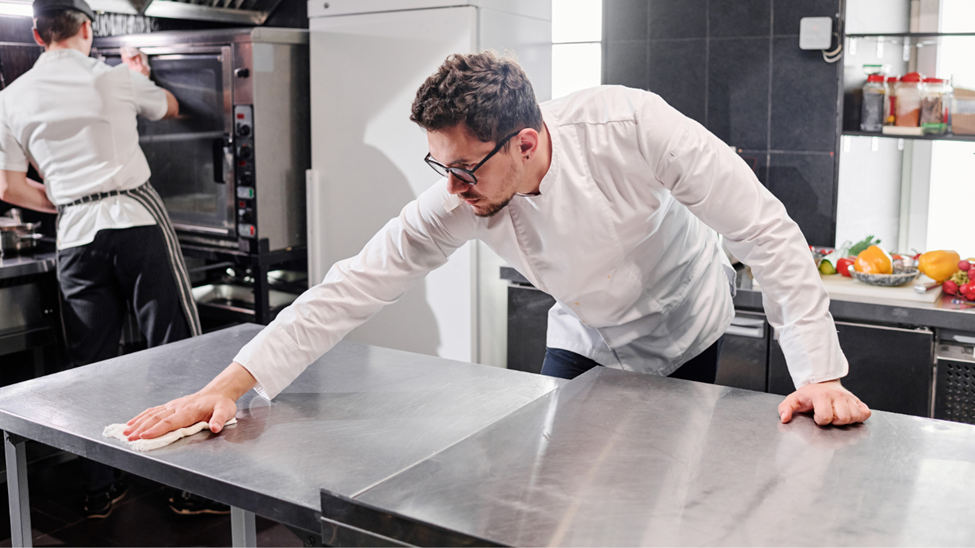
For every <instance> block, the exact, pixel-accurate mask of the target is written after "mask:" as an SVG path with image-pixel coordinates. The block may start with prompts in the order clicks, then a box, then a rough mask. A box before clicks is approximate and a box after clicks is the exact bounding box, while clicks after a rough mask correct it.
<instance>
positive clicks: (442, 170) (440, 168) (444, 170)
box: [423, 129, 521, 185]
mask: <svg viewBox="0 0 975 548" xmlns="http://www.w3.org/2000/svg"><path fill="white" fill-rule="evenodd" d="M519 133H521V130H520V129H519V130H518V131H516V132H514V133H512V134H511V135H508V136H507V137H505V138H504V139H501V142H500V143H498V146H496V147H494V150H492V151H491V152H489V153H488V155H487V156H485V157H484V159H483V160H481V161H480V162H479V163H478V164H477V165H476V166H474V169H464V168H461V167H447V166H445V165H443V164H441V163H440V162H438V161H436V160H434V159H433V156H430V153H429V152H428V153H427V156H426V158H424V159H423V161H425V162H426V163H427V164H428V165H429V166H430V167H432V168H433V170H434V171H436V172H437V174H439V175H440V176H441V177H446V176H448V175H450V174H453V176H454V177H457V178H458V179H460V180H461V181H463V182H465V183H467V184H469V185H476V184H477V177H475V176H474V172H475V171H477V170H478V168H480V167H481V166H483V165H484V162H487V161H488V160H490V159H491V156H494V155H495V154H497V153H498V151H499V150H501V147H503V146H504V144H505V143H507V142H508V141H509V140H511V138H512V137H514V136H515V135H518V134H519Z"/></svg>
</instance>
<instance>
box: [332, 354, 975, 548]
mask: <svg viewBox="0 0 975 548" xmlns="http://www.w3.org/2000/svg"><path fill="white" fill-rule="evenodd" d="M780 401H781V398H780V397H779V396H774V395H769V394H762V393H757V392H749V391H744V390H738V389H732V388H722V387H718V386H711V385H704V384H699V383H692V382H687V381H679V380H673V379H667V378H659V377H652V376H648V375H640V374H635V373H626V372H621V371H615V370H609V369H604V368H597V369H594V370H592V371H590V372H588V373H586V374H585V375H583V376H581V377H579V378H577V379H575V380H573V381H572V382H570V383H568V384H567V385H565V386H563V387H562V388H559V389H558V390H557V391H555V392H552V393H550V394H548V395H546V396H545V397H542V398H540V399H538V400H536V401H534V402H532V403H531V404H529V405H527V406H525V407H523V408H521V409H520V410H518V411H516V412H515V413H512V414H511V415H509V416H508V417H506V418H504V419H502V420H500V421H498V422H496V423H494V424H492V425H490V426H488V427H487V428H485V429H484V430H482V431H481V432H478V433H477V434H475V435H474V436H471V437H469V438H467V439H465V440H464V441H463V442H461V443H458V444H456V445H454V446H452V447H450V448H448V449H446V450H444V451H442V452H440V453H438V454H436V455H434V456H432V457H431V458H429V459H427V460H425V461H424V462H421V463H419V464H417V465H416V466H413V467H412V468H409V469H407V470H405V471H403V472H401V473H399V474H397V475H395V476H393V477H392V478H389V479H388V480H386V481H384V482H382V483H380V484H379V485H376V486H374V487H372V488H371V489H368V490H367V491H365V492H364V493H362V494H360V495H358V496H355V497H351V498H350V497H345V496H341V495H334V494H331V493H329V492H327V490H324V491H323V493H322V516H323V517H322V519H323V533H324V534H325V541H326V543H328V542H330V541H331V542H335V543H336V544H378V543H393V544H396V543H411V544H426V545H441V544H454V545H463V544H501V545H517V546H638V545H674V546H696V545H739V546H751V545H756V546H767V545H780V546H781V545H786V546H806V545H819V546H822V545H829V546H832V545H838V546H845V545H863V546H876V545H924V546H932V545H933V546H949V545H955V546H960V545H965V546H971V545H973V544H975V519H973V516H975V514H973V511H975V426H970V425H965V424H958V423H951V422H942V421H936V420H931V419H922V418H916V417H910V416H905V415H897V414H892V413H883V412H876V413H874V415H873V417H872V418H871V419H869V420H868V421H867V422H866V423H865V424H862V425H857V426H852V427H836V428H821V427H818V426H816V425H815V424H814V423H813V421H812V419H811V418H810V417H808V416H799V417H797V418H796V419H795V420H793V421H792V422H791V423H790V424H786V425H781V424H779V422H778V415H777V411H776V408H777V406H778V404H779V403H780Z"/></svg>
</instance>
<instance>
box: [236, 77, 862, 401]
mask: <svg viewBox="0 0 975 548" xmlns="http://www.w3.org/2000/svg"><path fill="white" fill-rule="evenodd" d="M542 113H543V117H544V121H545V125H546V127H547V128H548V131H549V135H550V136H551V141H552V161H551V167H550V168H549V170H548V173H546V175H545V176H544V178H543V179H542V181H541V184H540V188H539V194H538V195H531V196H529V195H517V196H515V197H514V199H512V200H511V202H510V203H509V204H508V206H507V207H506V208H505V209H503V210H501V211H500V212H499V213H498V214H496V215H495V216H493V217H490V218H481V217H477V216H475V215H474V213H473V211H472V209H471V208H470V207H469V206H468V205H467V204H465V203H464V202H463V201H462V200H460V199H459V198H457V197H455V196H452V195H450V194H449V193H448V191H447V182H446V180H440V181H439V182H438V183H436V184H435V185H433V186H432V187H431V188H430V189H429V190H427V191H425V192H424V193H423V194H422V195H420V197H419V198H417V199H416V200H415V201H413V202H411V203H409V204H407V206H406V207H405V208H403V210H402V212H401V213H400V215H399V217H397V218H395V219H393V220H391V221H389V223H387V224H386V226H385V227H384V228H383V229H382V230H381V231H380V232H379V233H378V234H376V235H375V236H374V237H373V238H372V239H371V240H370V241H369V242H368V243H367V244H366V246H365V248H364V249H363V250H362V252H361V253H359V255H357V256H356V257H353V258H351V259H347V260H344V261H340V262H338V263H336V264H335V265H334V266H333V267H332V268H331V270H329V272H328V274H327V275H326V277H325V279H324V281H323V282H322V283H321V284H319V285H317V286H315V287H313V288H311V289H309V290H308V291H307V292H305V293H304V294H303V295H302V296H301V297H300V298H298V299H297V300H296V301H295V302H294V304H293V305H292V306H290V307H289V308H287V309H286V310H284V311H282V312H281V313H280V314H279V315H278V317H277V319H276V320H275V321H274V322H272V323H271V324H270V325H269V326H267V327H266V328H265V329H264V330H263V331H262V332H261V333H259V334H258V335H257V336H256V337H255V338H254V339H253V340H252V341H250V342H249V343H248V344H247V345H246V346H244V348H243V349H241V351H240V353H238V355H237V356H236V358H235V361H237V362H239V363H241V364H242V365H243V366H244V367H246V368H247V369H248V371H250V372H251V374H253V375H254V377H255V378H256V379H257V381H258V383H259V387H258V392H261V393H262V394H264V395H265V396H267V397H274V396H275V395H276V394H278V393H279V392H280V391H281V390H282V389H283V388H284V387H286V386H287V385H288V384H289V383H290V382H291V381H292V380H294V378H295V377H297V376H298V375H299V374H300V373H301V372H302V371H303V370H304V368H305V367H306V366H307V365H308V364H309V363H311V362H312V361H314V360H315V359H317V358H318V356H320V355H321V354H323V353H324V352H326V351H327V350H328V349H330V348H331V347H332V346H333V345H334V344H335V343H337V342H338V341H339V340H341V339H342V337H344V336H345V335H346V334H347V333H348V332H349V331H351V330H352V329H353V328H355V327H357V326H358V325H360V324H361V323H363V322H365V321H366V320H368V319H369V318H370V317H371V316H372V315H373V314H375V313H376V312H377V311H379V310H380V308H382V307H383V306H384V305H386V304H389V303H391V302H393V301H395V300H396V299H398V298H399V297H400V296H401V295H402V294H403V293H404V292H405V291H406V290H407V289H408V288H410V287H411V286H412V285H413V284H415V283H416V282H418V281H419V280H420V279H422V278H423V277H424V275H426V273H427V272H429V271H430V270H433V269H435V268H437V267H439V266H441V265H443V264H444V263H445V262H446V261H447V257H448V256H449V255H450V254H451V253H453V252H454V251H455V250H456V249H457V248H459V247H460V246H461V245H463V244H464V242H466V241H468V240H471V239H474V238H478V239H480V240H482V241H484V242H485V243H486V244H487V245H488V246H490V247H491V248H492V249H493V250H494V251H495V252H496V253H498V255H500V256H501V258H502V259H504V260H505V261H507V262H508V264H510V265H511V266H513V267H514V268H516V269H517V270H518V271H519V272H521V273H522V274H523V275H524V276H525V277H526V278H528V280H529V281H531V282H532V283H533V284H534V285H535V286H536V287H538V288H539V289H541V290H543V291H545V292H547V293H549V294H551V295H552V296H553V297H555V299H556V300H557V305H556V306H555V307H554V308H553V309H552V310H551V312H550V314H549V328H548V337H547V338H548V340H547V343H548V345H549V346H554V347H560V348H565V349H568V350H573V351H575V352H578V353H581V354H583V355H586V356H589V357H591V358H593V359H595V360H596V361H597V362H599V363H601V364H603V365H606V366H609V367H615V368H619V369H626V370H633V371H641V372H647V373H655V374H661V375H666V374H668V373H670V372H672V371H674V370H675V369H677V368H678V367H679V366H680V365H681V364H683V363H684V362H685V361H687V360H688V359H690V358H693V357H694V356H695V355H697V354H698V353H700V352H702V351H703V350H705V349H706V348H707V347H708V346H710V345H711V344H712V343H713V342H714V341H715V340H717V339H718V338H719V337H720V336H721V335H722V334H723V333H724V331H725V329H726V328H727V327H728V325H729V324H730V322H731V319H732V317H733V316H734V308H733V304H732V293H733V291H734V274H733V271H732V270H731V268H730V265H728V263H727V259H726V258H725V256H724V254H723V252H722V251H721V250H720V248H719V246H718V245H717V235H716V233H715V230H716V231H717V232H720V233H721V234H723V235H724V236H725V238H726V242H727V244H726V245H727V246H728V248H729V249H730V250H731V251H732V253H734V254H735V256H736V257H738V258H740V259H741V260H742V261H743V262H745V263H746V264H749V265H751V267H752V272H753V273H754V275H755V277H756V278H757V279H758V280H759V282H760V283H761V285H762V288H763V289H764V292H765V293H764V296H765V309H766V313H767V315H768V320H769V323H770V324H771V325H772V326H774V327H775V329H776V332H777V334H778V338H779V341H780V343H781V345H782V350H783V352H784V353H785V356H786V360H787V362H788V364H789V368H790V371H791V373H792V377H793V380H794V381H795V383H796V386H797V387H798V386H802V385H805V384H808V383H810V382H819V381H825V380H831V379H836V378H839V377H842V376H844V375H846V373H847V370H848V366H847V361H846V358H845V357H844V356H843V353H842V351H841V350H840V347H839V342H838V339H837V335H836V328H835V326H834V324H833V319H832V317H831V316H830V314H829V299H828V297H827V294H826V290H825V289H824V287H823V285H822V282H821V281H820V278H819V274H818V272H817V270H816V267H815V264H814V263H813V261H812V259H811V257H810V255H809V251H808V249H809V248H808V246H807V244H806V241H805V239H804V238H803V236H802V233H801V232H800V231H799V227H798V225H796V223H795V222H794V221H792V220H791V219H790V218H789V217H788V215H787V214H786V211H785V207H784V206H783V205H782V203H781V202H779V201H778V200H777V199H776V198H775V197H774V196H772V194H771V193H769V192H768V190H767V189H766V188H765V187H764V186H762V184H761V183H760V182H759V181H758V179H756V177H755V175H754V174H753V173H752V171H751V169H750V168H749V167H748V166H747V165H746V164H745V162H744V161H743V160H741V158H739V157H738V156H737V155H736V154H734V152H732V151H731V149H730V148H729V147H728V146H726V145H725V144H724V143H722V142H721V141H720V140H719V139H718V138H717V137H715V136H714V135H712V134H711V133H709V132H708V131H707V130H706V129H704V127H702V126H701V125H700V124H698V123H697V122H695V121H693V120H691V119H689V118H687V117H685V116H683V115H682V114H680V113H679V112H677V111H676V110H674V109H673V108H672V107H670V106H669V105H667V104H666V103H665V102H664V101H663V100H662V99H661V98H660V97H659V96H657V95H654V94H652V93H648V92H644V91H640V90H634V89H628V88H623V87H616V86H612V87H598V88H593V89H590V90H586V91H581V92H578V93H575V94H572V95H569V96H567V97H564V98H561V99H557V100H555V101H550V102H547V103H545V104H543V105H542Z"/></svg>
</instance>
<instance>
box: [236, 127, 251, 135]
mask: <svg viewBox="0 0 975 548" xmlns="http://www.w3.org/2000/svg"><path fill="white" fill-rule="evenodd" d="M250 134H251V127H250V126H249V125H247V124H237V135H240V136H241V137H247V136H249V135H250Z"/></svg>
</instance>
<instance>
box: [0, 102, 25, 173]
mask: <svg viewBox="0 0 975 548" xmlns="http://www.w3.org/2000/svg"><path fill="white" fill-rule="evenodd" d="M27 166H28V160H27V153H26V152H25V151H24V147H22V146H21V145H20V143H19V142H18V141H17V138H16V136H15V135H14V132H13V130H11V129H10V123H9V121H8V120H7V117H6V115H5V112H4V109H3V106H2V105H0V169H2V170H4V171H23V172H25V173H26V172H27Z"/></svg>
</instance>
